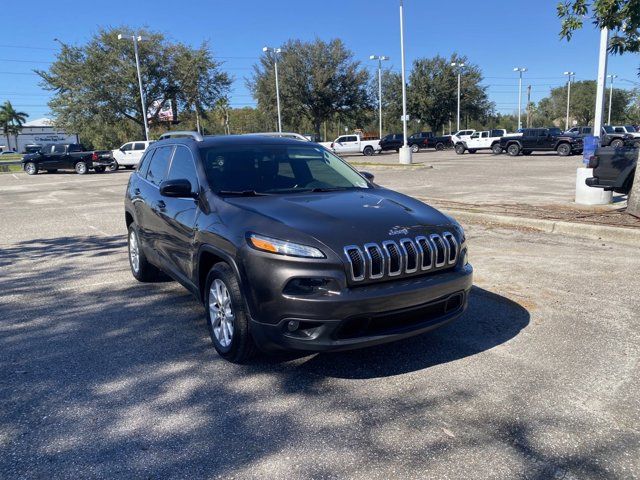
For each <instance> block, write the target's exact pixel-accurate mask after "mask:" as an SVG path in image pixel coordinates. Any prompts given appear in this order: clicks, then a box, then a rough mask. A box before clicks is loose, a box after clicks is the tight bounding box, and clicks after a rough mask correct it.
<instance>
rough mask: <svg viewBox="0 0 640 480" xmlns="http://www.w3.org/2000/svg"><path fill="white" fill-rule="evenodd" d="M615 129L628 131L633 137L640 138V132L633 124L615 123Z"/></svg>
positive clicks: (623, 131) (618, 131) (619, 131)
mask: <svg viewBox="0 0 640 480" xmlns="http://www.w3.org/2000/svg"><path fill="white" fill-rule="evenodd" d="M613 129H614V130H615V132H616V133H627V134H629V135H631V136H632V137H633V138H640V132H638V130H637V129H636V127H634V126H633V125H618V126H616V125H613Z"/></svg>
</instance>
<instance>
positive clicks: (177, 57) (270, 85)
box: [37, 27, 638, 148]
mask: <svg viewBox="0 0 640 480" xmlns="http://www.w3.org/2000/svg"><path fill="white" fill-rule="evenodd" d="M118 33H121V34H122V35H123V37H124V38H129V37H130V35H133V34H134V32H133V30H132V29H130V28H128V27H120V28H109V29H101V30H99V31H98V32H97V33H96V34H95V35H94V36H93V37H92V38H91V39H90V40H89V41H88V42H87V43H86V44H84V45H67V44H64V45H63V46H62V48H61V50H60V52H59V53H58V54H57V58H56V60H55V62H54V63H53V64H52V65H51V67H50V68H49V69H48V70H38V71H37V73H38V74H39V75H40V77H41V79H42V86H43V87H44V88H45V89H47V90H49V91H51V92H52V93H53V96H52V99H51V101H50V102H49V108H50V109H51V112H52V114H53V116H54V119H55V122H56V124H57V126H59V127H61V128H64V129H66V130H68V131H72V132H74V133H76V132H77V133H78V134H79V135H80V137H81V138H82V140H83V141H84V142H85V143H87V144H88V145H91V146H93V147H96V148H113V147H114V146H117V145H119V144H121V143H124V142H125V141H128V140H131V139H137V138H142V136H143V135H144V133H143V132H144V129H143V128H142V127H143V119H144V115H145V113H144V112H142V107H141V104H140V97H139V96H140V94H139V91H138V82H137V73H136V67H135V60H134V57H133V55H134V53H133V45H132V44H131V43H132V42H130V41H123V40H118ZM136 34H140V35H141V36H142V37H143V40H142V41H141V42H139V49H140V52H139V53H140V65H141V73H142V77H143V87H144V95H145V98H146V100H147V104H148V111H147V112H146V115H147V118H148V121H149V123H150V126H151V131H152V135H154V136H155V135H159V134H160V133H162V132H164V131H166V130H168V129H172V128H173V129H180V130H185V129H196V128H200V129H201V130H202V131H204V133H213V134H222V133H249V132H255V131H274V130H277V112H276V89H275V78H274V62H275V61H276V57H275V56H274V55H275V54H274V53H273V52H266V53H264V54H263V55H262V56H261V57H260V58H259V59H258V61H257V62H256V64H255V65H254V67H253V71H252V74H251V75H250V77H249V78H246V79H245V82H246V85H247V87H248V88H249V90H250V91H251V93H252V95H253V97H254V99H255V101H256V107H255V108H251V107H247V108H232V107H231V106H230V105H229V97H230V89H231V84H232V81H233V78H232V77H231V75H229V74H228V73H226V72H225V71H224V64H223V62H221V61H219V60H216V59H215V57H214V55H213V53H212V52H211V49H210V47H209V45H208V44H206V43H204V44H202V45H201V46H199V47H198V48H193V47H190V46H187V45H184V44H181V43H175V42H171V41H169V40H168V39H167V38H166V37H165V36H164V35H162V34H160V33H157V32H153V31H150V30H143V31H141V32H136ZM277 61H278V70H279V80H280V81H279V85H280V100H281V112H282V120H283V129H284V130H287V131H296V132H299V133H315V134H317V135H319V136H320V137H322V138H325V139H333V138H335V137H336V136H337V135H339V134H341V133H344V131H345V128H346V129H348V130H349V131H353V130H354V129H356V128H360V129H363V130H365V131H370V132H373V133H377V130H378V120H377V115H378V114H377V111H378V110H377V105H378V83H377V82H378V77H377V72H374V71H370V70H369V69H367V68H366V66H365V65H363V63H362V62H360V61H358V60H357V59H355V57H354V54H353V52H351V51H350V50H349V49H348V48H347V47H346V46H345V45H344V43H343V42H342V41H341V40H339V39H335V40H331V41H323V40H320V39H316V40H313V41H309V42H304V41H301V40H297V39H291V40H289V41H287V42H285V43H284V45H282V47H281V53H280V54H278V57H277ZM453 62H455V63H464V64H465V68H464V70H463V71H462V75H461V118H462V126H463V127H470V128H496V127H501V128H507V129H508V130H514V129H515V128H516V125H517V119H516V118H515V116H514V115H502V114H499V113H496V109H495V104H494V103H493V102H491V101H490V100H489V97H488V93H487V86H486V85H484V84H483V82H484V79H483V76H482V71H481V69H480V68H479V67H478V66H477V65H475V64H473V63H472V62H471V61H470V60H469V59H468V58H467V57H465V56H464V55H459V54H453V55H451V56H450V57H449V58H445V57H441V56H436V57H433V58H419V59H416V60H415V61H414V62H413V63H412V65H411V66H410V69H409V72H408V85H407V101H408V113H409V115H410V125H409V127H410V129H411V131H419V130H430V131H435V132H441V131H443V130H447V131H448V130H449V126H450V122H452V124H453V126H454V127H455V117H456V108H457V70H455V67H453V66H452V65H451V63H453ZM382 88H383V131H384V132H385V133H392V132H398V131H401V121H400V116H401V114H402V107H401V89H402V80H401V75H400V73H398V72H395V71H392V70H385V71H384V73H383V75H382ZM571 96H572V108H571V111H572V117H573V118H574V119H576V121H577V122H578V123H580V124H588V123H590V122H591V120H592V117H593V113H592V110H593V105H594V103H595V82H592V81H582V82H575V83H573V84H572V92H571ZM592 97H593V99H592ZM637 98H638V93H637V92H633V93H632V92H628V91H625V90H622V89H615V90H614V100H613V105H612V107H613V108H612V110H613V118H615V119H616V120H617V121H620V122H622V121H626V120H627V119H628V118H630V115H636V114H637V112H635V113H634V112H632V107H631V105H633V104H634V102H633V100H634V99H635V100H637ZM565 102H566V86H564V87H558V88H555V89H552V90H551V92H550V95H549V96H548V97H547V98H545V99H543V100H542V101H540V102H538V103H537V104H535V103H534V104H531V105H529V106H528V108H527V110H526V112H528V113H529V117H528V118H529V124H530V125H531V126H545V125H546V126H548V125H550V124H553V123H554V122H556V123H557V122H559V120H560V119H564V111H565V108H566V103H565ZM635 105H637V103H636V104H635ZM167 106H170V107H171V111H172V113H173V118H172V119H171V118H170V119H167V118H166V117H165V116H163V111H165V109H166V107H167ZM636 109H637V107H636ZM178 123H179V124H178ZM523 123H525V122H523ZM559 124H562V125H563V124H564V122H563V121H562V122H561V123H559Z"/></svg>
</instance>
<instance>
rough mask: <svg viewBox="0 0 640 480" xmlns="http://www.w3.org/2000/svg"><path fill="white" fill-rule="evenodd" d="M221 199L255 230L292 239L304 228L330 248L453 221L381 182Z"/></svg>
mask: <svg viewBox="0 0 640 480" xmlns="http://www.w3.org/2000/svg"><path fill="white" fill-rule="evenodd" d="M223 203H225V204H227V206H228V207H230V208H232V209H239V210H241V211H242V212H227V213H229V214H231V215H232V218H234V217H235V218H236V219H238V216H240V217H242V216H243V215H242V214H244V215H247V216H249V217H251V218H246V217H245V218H244V219H243V222H242V223H244V224H245V225H253V226H254V227H253V228H255V231H256V232H257V233H261V234H264V235H270V236H274V237H278V236H279V237H280V238H282V236H283V235H286V236H287V239H291V240H295V239H301V238H303V237H300V236H299V234H306V235H310V236H312V237H313V238H315V239H316V240H317V241H319V242H321V243H323V244H325V245H328V246H329V247H331V248H333V249H334V250H335V251H341V250H342V248H343V247H344V246H346V245H352V244H355V245H363V244H365V243H368V242H381V241H384V240H393V239H396V240H397V239H400V238H404V237H415V236H417V235H426V234H430V233H434V232H441V231H443V230H445V229H447V228H451V227H452V226H453V225H452V223H453V222H452V220H451V219H450V218H449V217H447V216H445V215H444V214H442V213H440V212H439V211H438V210H436V209H434V208H433V207H430V206H428V205H426V204H424V203H422V202H420V201H418V200H415V199H413V198H411V197H407V196H406V195H402V194H400V193H397V192H394V191H392V190H386V189H383V188H374V189H367V190H357V191H352V190H350V191H341V192H319V193H305V194H287V195H274V196H261V197H241V198H228V197H227V198H225V199H224V202H223ZM221 213H223V212H221ZM224 216H225V217H226V215H224ZM274 222H276V223H277V225H274Z"/></svg>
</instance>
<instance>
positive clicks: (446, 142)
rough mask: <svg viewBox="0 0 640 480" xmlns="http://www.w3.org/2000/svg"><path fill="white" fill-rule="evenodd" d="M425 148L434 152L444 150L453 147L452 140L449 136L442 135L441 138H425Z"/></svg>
mask: <svg viewBox="0 0 640 480" xmlns="http://www.w3.org/2000/svg"><path fill="white" fill-rule="evenodd" d="M425 147H427V148H435V149H436V150H438V151H440V150H444V149H445V148H451V147H453V139H452V138H451V135H444V136H441V137H429V138H427V141H426V145H425Z"/></svg>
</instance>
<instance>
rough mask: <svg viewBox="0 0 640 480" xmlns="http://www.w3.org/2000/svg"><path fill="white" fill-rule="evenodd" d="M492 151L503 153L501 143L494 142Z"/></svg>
mask: <svg viewBox="0 0 640 480" xmlns="http://www.w3.org/2000/svg"><path fill="white" fill-rule="evenodd" d="M491 151H492V152H493V154H494V155H501V154H502V147H501V146H500V144H499V143H494V144H493V145H492V147H491Z"/></svg>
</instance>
